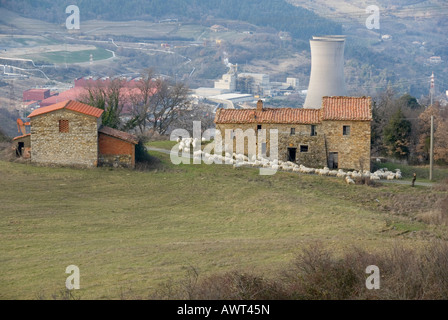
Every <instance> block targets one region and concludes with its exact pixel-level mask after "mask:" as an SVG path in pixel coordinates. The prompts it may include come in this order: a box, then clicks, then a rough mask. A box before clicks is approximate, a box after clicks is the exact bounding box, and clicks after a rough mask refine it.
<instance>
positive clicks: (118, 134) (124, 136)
mask: <svg viewBox="0 0 448 320" xmlns="http://www.w3.org/2000/svg"><path fill="white" fill-rule="evenodd" d="M98 132H100V133H103V134H106V135H108V136H111V137H114V138H117V139H120V140H123V141H126V142H130V143H133V144H137V143H138V138H137V137H136V136H134V135H133V134H130V133H127V132H123V131H120V130H116V129H113V128H110V127H105V126H102V127H101V128H100V130H98Z"/></svg>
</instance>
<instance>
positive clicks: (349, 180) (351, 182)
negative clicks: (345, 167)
mask: <svg viewBox="0 0 448 320" xmlns="http://www.w3.org/2000/svg"><path fill="white" fill-rule="evenodd" d="M345 182H346V183H347V184H355V181H354V180H353V179H351V178H350V177H345Z"/></svg>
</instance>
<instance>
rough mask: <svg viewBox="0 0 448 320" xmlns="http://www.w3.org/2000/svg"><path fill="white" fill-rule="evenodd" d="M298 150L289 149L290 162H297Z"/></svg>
mask: <svg viewBox="0 0 448 320" xmlns="http://www.w3.org/2000/svg"><path fill="white" fill-rule="evenodd" d="M296 152H297V148H288V161H291V162H296Z"/></svg>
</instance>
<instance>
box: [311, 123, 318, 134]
mask: <svg viewBox="0 0 448 320" xmlns="http://www.w3.org/2000/svg"><path fill="white" fill-rule="evenodd" d="M311 136H317V132H316V125H314V124H312V125H311Z"/></svg>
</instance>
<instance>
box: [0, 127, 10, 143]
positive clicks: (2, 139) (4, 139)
mask: <svg viewBox="0 0 448 320" xmlns="http://www.w3.org/2000/svg"><path fill="white" fill-rule="evenodd" d="M8 141H10V138H9V137H8V136H7V135H6V134H4V133H3V131H2V129H1V128H0V142H8Z"/></svg>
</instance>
